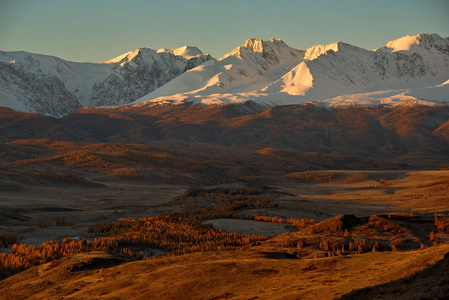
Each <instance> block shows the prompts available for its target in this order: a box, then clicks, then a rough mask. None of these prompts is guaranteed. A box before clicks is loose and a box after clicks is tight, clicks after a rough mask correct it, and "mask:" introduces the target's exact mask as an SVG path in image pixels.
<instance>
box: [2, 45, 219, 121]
mask: <svg viewBox="0 0 449 300" xmlns="http://www.w3.org/2000/svg"><path fill="white" fill-rule="evenodd" d="M162 50H165V51H162ZM162 50H161V49H159V50H152V49H149V48H139V49H137V50H135V51H132V52H128V53H126V54H124V55H121V56H119V57H117V58H115V59H112V60H110V61H107V62H104V63H98V64H97V63H77V62H69V61H65V60H63V59H60V58H57V57H52V56H46V55H40V54H33V53H27V52H23V51H18V52H4V51H1V52H0V105H1V106H5V107H10V108H13V109H16V110H19V111H24V112H36V113H40V114H46V115H52V116H56V117H60V116H64V115H67V114H69V113H70V112H72V111H74V110H76V109H77V108H81V107H88V106H104V105H121V104H127V103H130V102H132V101H134V100H135V99H138V98H139V97H142V96H143V95H145V94H147V93H149V92H151V91H152V90H154V89H156V88H158V87H159V86H161V85H163V84H165V83H166V82H168V81H170V80H172V79H173V78H175V77H176V76H178V75H179V74H182V73H183V72H185V71H187V70H188V69H191V68H194V67H196V66H198V65H200V64H202V63H203V62H205V61H207V60H210V59H212V58H211V56H210V55H209V54H203V53H202V52H201V51H200V50H199V49H197V48H194V47H189V49H188V48H187V47H185V49H184V52H186V53H187V52H189V51H188V50H190V51H193V52H196V53H198V54H196V55H195V56H192V55H190V56H189V55H186V54H184V53H183V52H182V51H178V50H179V48H178V49H162ZM158 51H159V52H158ZM186 57H187V58H186Z"/></svg>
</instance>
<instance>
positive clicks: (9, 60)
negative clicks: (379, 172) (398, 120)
mask: <svg viewBox="0 0 449 300" xmlns="http://www.w3.org/2000/svg"><path fill="white" fill-rule="evenodd" d="M448 94H449V38H442V37H440V36H439V35H437V34H419V35H413V36H405V37H402V38H399V39H396V40H393V41H390V42H388V43H387V44H385V45H384V46H382V47H380V48H378V49H375V50H366V49H363V48H359V47H356V46H353V45H350V44H347V43H343V42H337V43H333V44H330V45H317V46H313V47H311V48H309V49H307V50H298V49H294V48H292V47H289V46H288V45H287V44H285V43H284V42H283V41H282V40H280V39H271V40H269V41H263V40H261V39H254V38H253V39H249V40H247V41H245V42H244V43H243V44H242V45H241V46H239V47H237V48H235V49H234V50H232V51H231V52H230V53H228V54H226V55H224V56H223V57H221V58H219V59H214V58H212V57H211V56H210V55H209V54H205V53H203V52H201V50H199V49H198V48H196V47H187V46H185V47H181V48H176V49H157V50H152V49H149V48H140V49H137V50H135V51H131V52H128V53H125V54H123V55H121V56H119V57H116V58H114V59H112V60H109V61H106V62H102V63H76V62H69V61H65V60H63V59H60V58H57V57H51V56H46V55H40V54H32V53H27V52H4V51H1V52H0V106H4V107H8V108H11V109H14V110H17V111H22V112H34V113H39V114H45V115H51V116H55V117H62V116H65V115H68V114H69V113H70V112H72V111H75V110H76V109H79V108H82V107H90V106H96V107H98V106H119V105H126V104H130V105H131V106H132V107H141V106H147V105H150V106H151V105H154V104H164V103H166V104H167V103H168V104H180V103H192V104H197V103H203V104H226V103H239V102H245V101H248V100H251V101H253V102H255V103H257V104H258V105H262V106H264V107H266V108H267V107H269V106H274V105H285V104H301V103H307V102H311V101H315V102H320V103H323V104H324V105H325V106H341V105H353V104H356V105H367V104H368V105H388V106H391V105H392V106H394V105H413V104H425V105H435V104H447V103H448V98H447V95H448Z"/></svg>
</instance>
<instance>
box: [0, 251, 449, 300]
mask: <svg viewBox="0 0 449 300" xmlns="http://www.w3.org/2000/svg"><path fill="white" fill-rule="evenodd" d="M448 251H449V248H448V246H447V245H441V246H439V247H431V248H428V249H425V250H420V251H412V252H393V253H382V252H375V253H368V254H363V255H352V256H342V257H332V258H320V259H288V258H286V257H282V256H280V257H277V258H275V257H271V256H269V255H267V254H266V253H264V252H259V251H250V250H239V251H232V252H224V251H219V252H210V253H194V254H189V255H183V256H177V257H171V258H161V259H150V260H144V261H134V262H130V259H129V258H127V257H125V256H123V255H117V254H106V253H101V252H100V253H98V252H96V253H89V254H80V255H77V256H73V257H69V258H63V259H61V260H58V261H54V262H51V263H48V264H44V265H41V266H37V267H34V268H32V269H29V270H27V271H25V272H23V273H20V274H18V275H15V276H13V277H10V278H8V279H5V280H3V281H1V282H0V289H1V290H2V291H3V293H2V297H4V298H5V299H24V298H26V297H29V296H30V295H33V297H34V298H35V299H56V298H61V297H63V298H70V299H85V298H90V299H92V298H115V299H130V298H132V299H148V298H149V297H151V298H157V299H179V298H190V299H192V298H196V299H200V298H201V299H222V298H226V299H253V298H261V299H279V298H301V299H335V298H338V297H340V296H342V295H344V294H346V293H349V292H351V291H352V290H354V289H360V288H364V287H367V286H372V285H375V284H379V283H387V282H390V281H392V280H396V279H399V278H401V277H404V276H407V275H409V274H412V273H414V272H416V271H419V270H422V269H424V268H426V267H427V266H428V265H429V264H434V263H435V262H437V261H439V260H441V259H443V256H444V254H445V253H446V252H448ZM446 260H447V259H446ZM438 264H439V265H436V266H435V267H431V269H432V271H434V270H436V269H438V270H441V267H444V266H443V265H444V264H446V262H440V263H438ZM442 264H443V265H442ZM438 274H442V273H441V271H439V273H432V272H431V270H430V269H429V271H424V272H422V273H420V274H419V275H416V276H415V278H416V279H420V280H423V281H424V280H427V281H429V282H430V280H432V279H435V280H436V281H435V283H437V282H440V281H441V280H440V279H437V278H436V277H435V276H436V275H438ZM402 282H404V281H402ZM402 287H406V285H404V284H402V285H400V286H398V288H397V289H396V291H397V292H396V295H397V296H400V295H406V294H403V293H400V292H398V291H399V290H401V291H402ZM445 288H446V286H445V285H444V284H443V285H437V284H434V285H433V287H432V294H431V295H441V293H444V292H445V291H446V290H444V289H445ZM403 291H404V293H407V291H406V290H405V289H404V290H403ZM421 292H422V291H421ZM355 295H358V294H355ZM368 295H369V294H363V296H368ZM407 295H408V294H407ZM422 295H423V294H413V295H410V297H411V298H407V299H418V298H419V297H420V296H422ZM426 295H427V294H426ZM443 295H444V294H443ZM349 298H350V299H357V297H355V298H354V297H349ZM365 299H371V298H370V297H365Z"/></svg>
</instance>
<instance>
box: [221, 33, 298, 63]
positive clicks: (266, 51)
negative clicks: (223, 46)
mask: <svg viewBox="0 0 449 300" xmlns="http://www.w3.org/2000/svg"><path fill="white" fill-rule="evenodd" d="M282 52H289V53H290V55H292V56H295V57H299V56H301V53H302V51H300V50H297V49H294V48H291V47H289V46H288V45H287V44H286V43H284V41H283V40H281V39H274V38H272V39H271V40H268V41H264V40H262V39H257V38H251V39H249V40H246V41H245V42H243V43H242V45H240V46H239V47H237V48H235V49H234V50H232V51H231V52H230V53H228V54H226V55H224V56H223V57H221V58H220V59H219V60H220V61H222V60H224V59H226V58H228V57H237V58H239V59H243V60H248V58H249V57H252V56H254V55H260V56H262V57H263V58H264V59H269V60H270V59H271V58H273V59H274V60H276V58H275V57H276V56H280V55H281V53H282ZM249 60H251V59H249Z"/></svg>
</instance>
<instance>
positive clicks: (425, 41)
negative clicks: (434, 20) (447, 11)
mask: <svg viewBox="0 0 449 300" xmlns="http://www.w3.org/2000/svg"><path fill="white" fill-rule="evenodd" d="M422 47H424V48H426V49H430V48H436V49H437V50H439V51H445V50H446V51H449V44H448V40H447V39H444V38H442V37H441V36H439V35H438V34H436V33H432V34H428V33H421V34H417V35H406V36H404V37H401V38H398V39H394V40H392V41H389V42H388V43H386V44H385V46H384V47H381V48H379V49H381V50H382V51H386V52H399V51H410V52H419V51H420V49H421V48H422Z"/></svg>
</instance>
